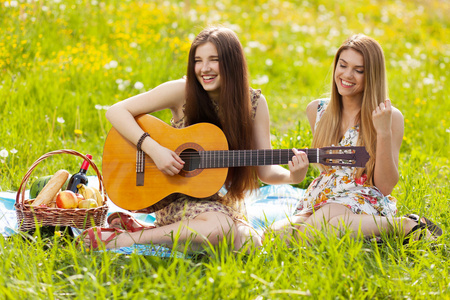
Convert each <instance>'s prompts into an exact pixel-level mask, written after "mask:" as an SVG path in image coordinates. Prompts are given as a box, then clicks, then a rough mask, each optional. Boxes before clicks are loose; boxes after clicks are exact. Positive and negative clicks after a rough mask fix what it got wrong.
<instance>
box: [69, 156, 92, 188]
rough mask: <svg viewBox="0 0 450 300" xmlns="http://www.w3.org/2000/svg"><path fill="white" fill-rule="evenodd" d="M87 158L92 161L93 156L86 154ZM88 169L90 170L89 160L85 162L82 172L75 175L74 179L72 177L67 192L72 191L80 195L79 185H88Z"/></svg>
mask: <svg viewBox="0 0 450 300" xmlns="http://www.w3.org/2000/svg"><path fill="white" fill-rule="evenodd" d="M86 157H87V158H89V159H92V155H90V154H86ZM88 168H89V162H88V161H87V160H85V161H83V164H82V165H81V168H80V171H79V172H78V173H75V174H73V175H72V177H70V179H69V183H68V184H67V189H66V190H70V191H72V192H74V193H78V188H77V185H79V184H80V183H82V184H84V185H87V184H88V178H87V176H86V172H87V170H88Z"/></svg>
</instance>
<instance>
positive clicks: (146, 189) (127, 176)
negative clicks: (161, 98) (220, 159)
mask: <svg viewBox="0 0 450 300" xmlns="http://www.w3.org/2000/svg"><path fill="white" fill-rule="evenodd" d="M136 121H137V123H138V124H139V126H140V127H141V128H142V129H143V130H144V131H146V132H149V133H150V135H151V137H152V139H154V140H155V141H157V142H158V143H159V144H160V145H161V146H164V147H166V148H168V149H170V150H173V151H175V153H177V154H178V155H180V153H181V152H183V151H186V150H188V151H189V149H194V150H196V151H199V150H201V151H202V150H204V151H209V150H228V143H227V140H226V137H225V135H224V134H223V132H222V130H221V129H220V128H218V127H217V126H215V125H212V124H209V123H200V124H195V125H192V126H189V127H186V128H182V129H176V128H173V127H171V126H169V125H167V124H166V123H164V122H163V121H161V120H159V119H158V118H155V117H153V116H151V115H141V116H138V117H136ZM102 172H103V181H104V185H105V190H106V191H107V193H108V196H109V198H110V199H111V201H112V202H114V204H116V205H117V206H119V207H121V208H123V209H127V210H139V209H144V208H148V207H151V206H153V205H155V204H156V203H158V202H161V203H159V204H160V205H159V208H161V207H163V206H165V205H167V204H168V203H164V200H162V201H161V199H163V198H165V197H167V196H169V195H170V194H173V193H182V194H185V195H189V196H192V197H196V198H203V197H208V196H211V195H213V194H214V193H216V192H217V191H219V190H220V188H221V187H222V185H223V184H224V182H225V180H226V177H227V174H228V168H212V169H197V170H192V171H189V170H187V171H185V170H182V171H181V172H180V173H179V174H177V175H174V176H168V175H164V174H163V173H162V172H161V171H159V170H158V168H157V167H156V165H155V163H154V162H153V161H152V159H151V158H150V157H149V156H147V155H146V156H145V170H144V184H143V185H142V186H138V185H137V184H136V182H137V181H136V146H135V145H133V144H132V143H130V142H129V141H128V140H126V139H125V138H124V137H123V136H122V135H121V134H120V133H119V132H118V131H117V130H115V129H114V128H111V130H110V132H109V133H108V136H107V137H106V141H105V146H104V149H103V161H102ZM159 208H158V206H156V205H155V209H150V210H153V211H156V210H158V209H159Z"/></svg>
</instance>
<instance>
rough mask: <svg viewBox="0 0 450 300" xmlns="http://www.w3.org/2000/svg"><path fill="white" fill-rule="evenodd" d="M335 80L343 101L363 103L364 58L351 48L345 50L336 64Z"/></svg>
mask: <svg viewBox="0 0 450 300" xmlns="http://www.w3.org/2000/svg"><path fill="white" fill-rule="evenodd" d="M334 80H335V83H336V87H337V89H338V92H339V94H340V95H341V96H342V98H343V99H355V100H358V101H362V97H363V92H364V58H363V56H362V54H361V53H359V52H358V51H355V50H353V49H351V48H349V49H346V50H343V51H342V52H341V54H340V55H339V60H338V62H337V64H336V69H335V73H334Z"/></svg>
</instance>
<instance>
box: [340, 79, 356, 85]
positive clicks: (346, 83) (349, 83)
mask: <svg viewBox="0 0 450 300" xmlns="http://www.w3.org/2000/svg"><path fill="white" fill-rule="evenodd" d="M341 85H342V86H343V87H352V86H354V85H355V84H354V83H351V82H349V81H346V80H344V79H341Z"/></svg>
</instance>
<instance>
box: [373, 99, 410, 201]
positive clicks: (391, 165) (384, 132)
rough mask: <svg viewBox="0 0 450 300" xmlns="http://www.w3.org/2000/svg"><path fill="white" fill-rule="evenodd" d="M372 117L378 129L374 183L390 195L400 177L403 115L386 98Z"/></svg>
mask: <svg viewBox="0 0 450 300" xmlns="http://www.w3.org/2000/svg"><path fill="white" fill-rule="evenodd" d="M372 118H373V124H374V126H375V130H376V131H377V149H376V160H375V171H374V184H375V186H376V187H377V188H378V189H379V190H380V191H381V192H382V193H383V195H388V194H390V193H391V192H392V190H393V189H394V187H395V185H396V184H397V182H398V179H399V172H398V157H399V153H400V146H401V145H402V140H403V131H404V124H403V115H402V114H401V112H400V111H399V110H398V109H396V108H394V107H392V106H391V101H390V100H386V101H385V103H381V104H380V105H379V106H378V107H377V109H375V110H374V111H373V113H372Z"/></svg>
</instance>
